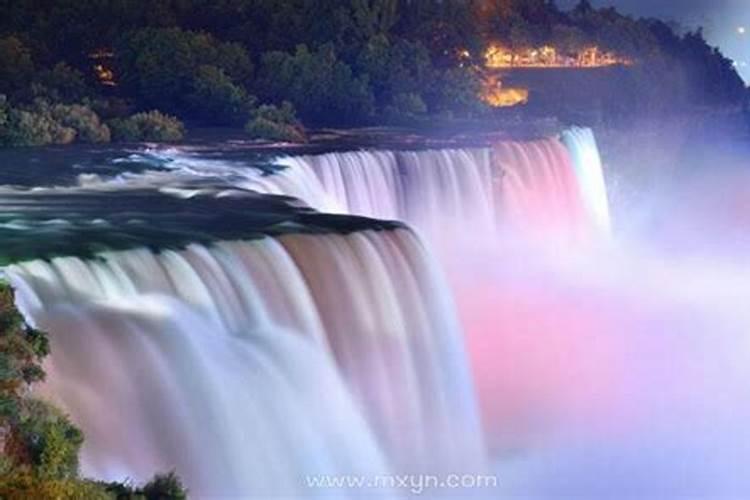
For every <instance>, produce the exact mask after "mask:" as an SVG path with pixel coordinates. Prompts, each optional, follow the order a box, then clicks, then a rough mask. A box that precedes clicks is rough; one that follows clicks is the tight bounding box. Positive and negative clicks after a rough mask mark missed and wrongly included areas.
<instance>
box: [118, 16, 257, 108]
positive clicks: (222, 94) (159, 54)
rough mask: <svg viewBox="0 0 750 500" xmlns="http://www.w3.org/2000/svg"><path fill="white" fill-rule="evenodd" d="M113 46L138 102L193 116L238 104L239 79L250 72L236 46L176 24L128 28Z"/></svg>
mask: <svg viewBox="0 0 750 500" xmlns="http://www.w3.org/2000/svg"><path fill="white" fill-rule="evenodd" d="M115 52H116V54H117V66H118V68H119V72H120V74H121V79H120V87H121V88H122V89H123V90H124V91H125V92H129V93H130V94H131V95H132V96H133V97H135V98H136V99H137V100H138V101H139V103H140V104H142V105H145V106H152V107H158V108H159V109H164V110H166V111H167V112H170V113H174V114H180V115H181V116H183V115H184V116H190V117H195V118H198V119H207V117H213V116H220V117H223V116H225V115H224V113H225V112H226V110H227V108H230V109H231V108H232V107H234V106H236V105H238V103H240V101H242V100H243V99H242V97H243V95H244V89H242V87H241V84H240V82H242V81H245V80H248V79H249V78H250V76H251V73H252V64H251V62H250V57H249V56H248V54H247V51H246V50H245V49H244V48H243V47H242V46H240V45H238V44H233V43H223V42H220V41H218V40H216V39H215V38H214V37H213V36H211V35H209V34H206V33H196V32H192V31H183V30H181V29H179V28H163V29H155V28H145V29H140V30H137V31H134V32H131V33H129V34H128V35H126V36H124V37H123V38H122V39H121V40H120V41H119V43H118V46H117V47H116V50H115ZM209 66H210V67H211V68H213V69H208V68H207V67H209ZM204 97H208V100H204V99H203V98H204ZM214 106H216V108H214ZM245 117H246V116H243V117H242V118H243V119H244V118H245Z"/></svg>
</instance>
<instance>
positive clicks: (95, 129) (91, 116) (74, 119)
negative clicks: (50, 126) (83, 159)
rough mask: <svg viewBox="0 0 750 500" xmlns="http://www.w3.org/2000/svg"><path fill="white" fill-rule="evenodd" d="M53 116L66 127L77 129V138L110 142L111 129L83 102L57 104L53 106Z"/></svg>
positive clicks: (84, 140)
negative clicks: (82, 103)
mask: <svg viewBox="0 0 750 500" xmlns="http://www.w3.org/2000/svg"><path fill="white" fill-rule="evenodd" d="M51 114H52V118H53V119H55V120H56V121H57V122H58V123H60V124H61V125H62V126H64V127H70V128H72V129H74V130H75V131H76V138H77V139H78V140H79V141H83V142H92V143H93V142H109V140H110V135H111V134H110V130H109V127H107V125H105V124H104V123H102V122H101V120H100V119H99V115H97V114H96V113H95V112H94V111H93V110H92V109H91V108H89V107H88V106H83V105H81V104H69V105H68V104H55V105H54V106H52V108H51Z"/></svg>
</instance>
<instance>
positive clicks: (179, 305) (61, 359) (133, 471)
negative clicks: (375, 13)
mask: <svg viewBox="0 0 750 500" xmlns="http://www.w3.org/2000/svg"><path fill="white" fill-rule="evenodd" d="M117 164H118V165H119V166H121V171H118V173H117V175H114V176H113V175H112V171H111V170H109V169H94V170H91V171H90V172H89V171H88V169H86V168H84V169H83V171H80V172H76V173H77V174H83V175H79V176H78V177H77V183H78V185H70V186H67V187H64V186H63V187H60V186H58V187H46V188H39V187H38V188H35V189H25V188H18V187H14V188H10V187H6V188H2V189H0V209H2V210H0V238H1V239H2V241H3V242H4V243H5V245H4V247H3V252H2V257H3V262H4V263H11V264H10V265H7V266H6V267H5V271H6V274H7V275H8V276H9V278H10V279H11V281H12V283H13V284H14V285H15V286H16V288H17V291H18V301H19V305H20V306H21V308H22V310H23V312H24V313H25V314H26V316H27V317H28V318H29V319H30V320H31V321H33V322H34V323H35V324H37V325H38V326H40V327H42V328H43V329H45V330H47V331H49V332H50V333H51V338H52V352H53V355H52V356H51V359H50V361H49V366H48V367H47V368H48V372H49V380H48V383H46V384H45V386H44V388H43V393H44V395H46V396H48V397H50V398H52V399H53V400H55V401H56V402H57V403H58V404H60V405H61V406H62V407H63V408H65V410H66V411H68V412H69V413H70V415H71V416H72V417H73V420H74V421H75V422H76V423H78V424H79V425H80V426H81V427H82V428H83V429H84V431H85V433H86V442H85V445H84V449H83V454H82V466H83V472H84V473H85V474H88V475H91V476H94V477H101V478H107V479H123V478H125V477H129V478H133V479H135V480H144V479H146V478H148V477H149V476H150V475H152V474H153V473H154V472H155V471H164V470H169V469H173V468H174V469H176V470H177V472H178V473H179V474H180V475H181V476H182V477H183V478H184V480H185V482H186V483H187V484H188V486H189V487H190V489H191V492H192V493H193V494H194V495H195V496H197V497H199V498H203V497H206V498H210V497H216V496H220V495H224V496H227V495H233V496H248V495H254V496H257V497H261V498H263V497H269V496H278V495H281V496H287V497H300V496H324V497H329V496H341V497H350V496H360V495H372V494H374V495H376V496H389V495H394V496H401V495H403V494H408V493H409V489H408V488H406V489H405V488H404V487H403V485H401V486H399V485H398V484H391V486H393V488H382V487H380V488H378V489H376V490H372V489H369V490H368V489H367V488H365V489H364V491H363V490H362V489H356V488H355V489H352V488H351V487H349V488H347V487H340V488H323V489H320V488H311V487H310V485H309V483H308V480H309V478H310V477H311V476H315V477H317V476H318V475H327V476H329V477H332V476H340V475H348V476H351V475H355V476H360V475H361V476H363V477H366V478H374V477H387V476H388V475H403V474H413V475H414V474H436V475H439V476H441V477H444V476H445V475H446V474H463V473H466V474H488V473H491V474H495V475H496V477H497V484H496V485H495V486H494V487H492V488H487V489H484V490H482V491H479V490H475V491H470V490H467V489H462V490H454V489H448V490H430V491H429V492H428V494H429V495H430V496H432V495H437V494H438V493H443V494H445V495H447V496H453V497H458V498H463V497H465V496H466V495H468V494H469V493H475V494H477V495H480V496H487V497H493V498H494V497H497V496H499V495H503V496H506V497H511V498H515V497H523V498H537V497H544V498H557V497H560V496H567V497H571V498H602V497H608V498H612V497H622V498H628V497H631V496H633V495H639V496H643V495H647V496H648V495H650V496H655V497H656V498H667V497H681V496H685V495H686V494H698V495H704V496H705V495H709V496H711V495H713V496H714V497H718V496H721V495H723V494H734V493H737V492H740V493H741V492H747V491H750V489H747V487H748V486H749V485H747V484H746V483H745V481H744V480H743V479H742V475H741V474H739V467H741V464H743V463H746V462H747V459H750V446H745V444H746V443H747V441H746V440H744V439H743V438H744V436H745V435H746V434H745V433H743V432H742V431H741V428H742V426H744V423H743V422H744V421H745V419H746V418H747V417H750V401H748V398H747V391H745V390H744V389H743V386H744V381H745V380H746V376H748V375H750V373H749V372H750V369H747V368H745V365H746V363H745V362H744V359H746V358H745V355H746V354H748V352H747V351H748V348H749V347H750V345H747V344H746V343H744V342H743V341H741V339H742V338H743V337H742V335H741V332H742V331H743V329H744V328H745V327H750V317H747V315H746V314H744V313H743V310H744V309H743V308H742V307H740V305H739V304H740V302H741V299H740V297H744V296H747V294H748V293H750V286H748V285H746V283H750V280H745V279H744V278H745V276H747V274H748V273H747V272H746V271H744V267H742V266H741V265H738V264H737V262H736V261H734V260H732V259H729V260H727V259H723V260H721V261H718V260H716V259H714V254H713V253H710V254H705V253H703V254H685V253H675V252H673V253H672V254H670V255H669V258H668V259H665V257H664V254H663V252H662V251H661V250H659V251H654V250H653V249H651V248H647V247H645V246H643V245H635V244H633V242H632V241H630V240H627V239H625V238H623V241H616V239H617V236H616V235H613V227H612V222H611V219H610V217H611V216H610V210H611V208H612V207H610V205H609V202H608V198H609V194H608V192H607V185H606V183H605V177H604V174H603V165H602V161H601V158H600V157H599V152H598V148H597V145H596V141H595V139H594V136H593V134H592V132H591V131H590V130H585V129H573V130H570V131H567V132H565V133H563V134H562V136H561V137H560V138H559V139H558V138H549V139H542V140H535V141H529V142H507V141H506V142H497V143H494V144H491V145H487V146H484V147H482V146H473V147H469V148H457V147H455V146H452V147H451V148H447V149H422V150H413V151H404V150H397V149H393V150H370V149H368V150H360V151H349V152H336V153H324V154H316V155H310V154H308V155H295V156H288V155H286V156H281V157H277V158H276V159H275V160H273V161H267V160H264V162H263V163H262V164H258V163H257V162H255V163H254V165H255V166H253V165H248V162H246V161H243V159H242V154H239V153H237V152H234V153H233V154H232V155H231V156H229V157H227V158H223V157H222V156H221V155H220V154H218V155H217V154H212V155H210V156H206V155H201V154H200V152H195V151H186V150H180V149H156V150H145V151H135V152H132V154H130V156H128V157H127V158H124V159H121V160H118V161H117ZM131 166H137V168H130V167H131ZM61 179H63V178H62V177H61ZM71 179H75V177H74V176H73V177H68V178H67V181H68V182H69V181H70V180H71ZM63 183H64V182H63ZM383 221H395V222H383ZM405 224H406V225H405ZM407 225H408V226H407ZM433 254H434V257H433ZM747 277H750V276H747ZM706 331H711V332H712V336H711V337H708V336H706V335H705V332H706ZM676 415H679V418H678V417H677V416H676ZM716 425H718V426H721V429H716V428H714V426H716ZM693 430H695V432H693ZM694 457H697V458H694ZM709 462H711V463H715V464H717V465H715V466H709ZM717 493H718V494H719V495H717Z"/></svg>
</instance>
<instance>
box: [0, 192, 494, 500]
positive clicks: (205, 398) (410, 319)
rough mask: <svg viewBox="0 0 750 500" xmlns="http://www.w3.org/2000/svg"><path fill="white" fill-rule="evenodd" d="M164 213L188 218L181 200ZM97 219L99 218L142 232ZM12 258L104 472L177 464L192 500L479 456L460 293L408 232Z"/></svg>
mask: <svg viewBox="0 0 750 500" xmlns="http://www.w3.org/2000/svg"><path fill="white" fill-rule="evenodd" d="M241 194H242V193H240V192H238V193H236V194H235V195H234V197H235V199H234V200H232V199H224V200H225V201H223V202H221V203H222V204H223V205H230V206H231V205H233V204H236V203H241V202H242V197H240V198H236V197H237V196H238V195H241ZM91 196H93V195H88V197H87V196H84V197H83V199H84V200H88V199H89V197H91ZM131 196H133V195H131ZM248 196H249V195H248ZM25 197H26V198H30V199H34V200H35V201H36V206H37V207H38V209H37V211H41V212H42V215H41V216H40V215H39V214H36V215H34V216H35V217H38V218H39V219H40V220H45V219H44V213H43V212H44V209H45V207H49V208H50V210H54V209H56V208H57V209H59V208H60V205H58V202H65V201H67V205H69V208H68V209H69V210H70V212H71V215H70V216H69V219H68V220H70V221H71V223H70V224H66V225H63V226H62V227H61V229H60V230H61V231H63V233H64V232H65V231H69V232H71V233H70V234H79V233H77V232H81V231H83V232H84V233H83V234H86V233H85V231H88V230H89V229H87V228H83V227H82V226H81V225H86V223H85V222H84V221H86V220H87V217H86V214H85V213H84V212H85V211H86V210H88V207H89V206H92V204H93V205H95V203H92V201H80V200H78V198H76V197H75V196H73V195H72V194H71V193H67V199H66V195H65V194H60V193H58V194H56V195H54V196H51V198H52V199H53V201H51V202H50V201H47V198H49V197H50V195H45V194H38V193H31V194H28V195H24V196H18V197H17V198H18V199H16V200H14V201H12V202H10V201H8V202H6V204H7V205H8V206H11V205H12V206H14V207H16V209H17V208H18V207H21V206H24V205H28V203H25V202H23V201H19V200H24V199H25ZM56 197H57V198H59V199H56ZM199 198H200V196H199ZM170 199H171V200H172V201H168V200H170ZM221 199H222V198H218V199H217V198H213V197H211V198H210V200H208V201H205V202H201V200H200V199H191V200H189V201H188V200H184V201H181V202H180V201H176V199H172V198H171V197H170V198H167V200H165V201H162V202H160V205H161V206H162V207H164V206H165V205H166V206H168V205H169V204H170V203H171V204H175V203H177V205H176V207H179V206H180V205H179V204H180V203H182V204H186V203H190V204H191V206H193V205H196V204H199V203H208V204H209V205H213V206H214V209H216V205H215V203H216V201H211V200H221ZM253 199H254V198H252V197H251V198H250V200H251V201H252V200H253ZM266 204H267V205H268V204H269V203H266ZM194 210H195V212H196V214H200V213H204V212H205V211H204V209H202V208H200V205H199V206H197V207H196V208H195V209H194ZM266 210H269V208H268V207H267V208H266ZM182 211H183V212H184V209H183V210H182ZM256 211H257V208H256ZM73 214H78V218H79V222H75V221H76V216H75V215H73ZM63 215H64V214H63ZM302 215H303V216H304V214H302ZM154 216H155V217H156V219H155V220H154V221H153V222H154V224H155V225H156V226H158V225H159V220H160V219H159V217H162V218H163V221H162V222H163V223H165V224H167V223H169V224H172V225H174V224H175V219H174V218H175V215H174V214H173V213H172V212H171V211H166V212H165V213H164V215H162V216H160V215H159V214H158V212H157V213H155V215H154ZM102 217H103V219H99V220H98V221H97V220H95V221H94V222H93V224H92V223H90V222H89V223H88V224H89V225H93V226H97V225H99V226H102V225H104V226H106V227H108V228H109V229H108V231H110V232H115V233H116V232H120V231H129V232H131V233H132V232H133V230H134V229H133V228H132V227H130V225H131V224H132V223H131V222H128V221H127V220H125V221H119V220H118V217H119V215H118V214H117V213H113V214H112V215H111V216H110V218H109V220H107V219H108V218H107V215H106V214H103V215H102ZM250 217H251V218H250V219H244V222H245V223H246V224H247V223H248V222H252V220H253V217H257V216H250ZM312 217H313V218H314V217H315V216H314V215H312ZM321 217H323V216H321ZM167 221H169V222H167ZM32 222H33V221H32ZM237 222H238V223H241V222H242V220H240V221H237ZM187 223H188V224H189V223H190V221H189V220H188V221H187ZM14 224H15V226H14V227H18V228H24V229H25V230H30V229H31V228H32V226H33V224H32V223H31V222H28V221H27V222H26V223H18V222H15V223H14ZM255 224H257V221H256V222H255ZM165 229H166V227H165ZM178 229H179V228H174V230H175V231H177V230H178ZM215 230H216V229H215ZM133 234H135V233H133ZM57 236H59V237H65V236H64V234H58V235H57ZM6 273H7V276H8V277H9V279H10V281H11V282H12V284H13V285H14V286H15V287H16V288H17V290H18V302H19V306H20V307H21V309H22V310H23V311H24V313H25V314H26V315H27V317H28V318H29V319H30V320H31V321H33V323H34V324H36V325H37V326H39V327H41V328H43V329H45V330H46V331H49V332H50V334H51V339H52V350H53V352H54V355H53V356H52V358H51V362H50V363H49V367H48V372H49V378H48V382H47V384H46V385H45V388H44V392H45V393H46V394H48V395H49V396H50V397H52V398H53V399H55V400H56V401H57V402H59V403H60V404H61V406H62V407H63V408H65V409H66V410H67V411H69V412H70V414H71V416H72V417H73V420H74V421H75V422H77V423H78V424H79V425H81V426H82V428H83V429H84V430H85V432H86V436H87V439H86V443H85V446H84V450H83V456H82V458H83V470H84V472H85V473H87V474H90V475H91V476H93V477H99V478H107V479H123V478H124V477H130V478H133V479H136V480H143V479H146V478H147V477H148V476H150V474H152V473H153V471H155V470H157V471H158V470H170V469H173V468H174V469H176V470H177V471H178V473H179V474H180V475H181V476H182V477H184V479H185V481H186V482H187V484H188V485H189V487H190V489H191V491H192V492H193V494H195V495H196V496H198V497H206V496H211V497H213V496H218V495H235V496H236V495H244V496H246V495H249V494H253V495H259V496H264V495H293V496H298V495H310V494H315V493H316V492H315V491H310V488H309V486H308V485H306V484H305V477H308V476H312V475H319V474H327V475H336V474H338V475H341V474H363V475H365V474H366V475H367V476H368V477H378V476H383V475H384V474H386V473H396V472H398V473H405V472H415V473H416V472H422V473H425V472H431V473H439V472H441V471H444V472H445V471H450V472H456V471H460V470H471V471H477V470H481V469H482V467H483V463H484V458H483V453H484V451H483V445H482V440H481V436H480V430H479V420H478V415H477V413H476V405H475V402H474V396H473V389H472V387H471V383H470V375H469V372H468V368H467V366H466V363H465V355H464V353H463V346H462V339H461V337H460V335H459V329H458V327H457V323H456V318H455V316H454V313H453V308H452V306H451V303H450V298H449V297H448V295H447V292H446V290H445V286H444V285H443V284H442V283H441V282H440V278H439V273H437V272H436V270H435V266H434V265H433V264H432V262H431V260H430V258H429V255H428V254H427V253H426V252H425V251H424V249H423V248H422V246H421V244H420V243H419V242H418V241H417V240H416V239H415V237H414V235H413V234H412V233H411V232H410V231H408V230H406V229H385V230H382V229H381V230H377V231H374V230H360V231H358V232H355V233H351V234H348V235H345V234H341V235H338V234H335V233H324V234H307V235H305V234H282V235H278V236H277V237H275V238H271V237H264V238H260V239H256V240H254V241H247V242H242V241H235V242H219V243H213V244H210V245H208V246H204V245H198V244H191V245H189V246H188V247H187V248H185V249H184V250H163V251H161V252H160V253H158V254H155V253H153V252H152V251H150V250H147V249H138V250H123V251H114V252H104V253H99V254H98V255H97V256H96V257H94V258H89V259H82V258H78V257H56V258H52V259H51V260H50V261H43V260H33V261H27V262H22V263H18V264H13V265H10V266H8V267H7V268H6ZM323 493H324V494H325V495H326V496H330V495H332V494H333V492H332V491H331V490H326V491H324V492H323ZM383 493H384V492H383Z"/></svg>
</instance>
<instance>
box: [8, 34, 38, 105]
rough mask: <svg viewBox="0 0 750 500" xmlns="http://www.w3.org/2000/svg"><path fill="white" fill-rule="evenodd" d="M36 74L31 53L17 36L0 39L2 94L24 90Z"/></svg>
mask: <svg viewBox="0 0 750 500" xmlns="http://www.w3.org/2000/svg"><path fill="white" fill-rule="evenodd" d="M33 73H34V63H33V62H32V60H31V51H30V50H29V49H28V48H27V47H26V46H25V45H24V44H23V43H22V42H21V40H20V39H18V38H17V37H15V36H6V37H4V38H0V93H6V94H8V93H11V92H15V91H17V90H19V89H20V88H23V86H24V85H26V84H27V82H28V81H29V80H30V79H31V77H32V76H33Z"/></svg>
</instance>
